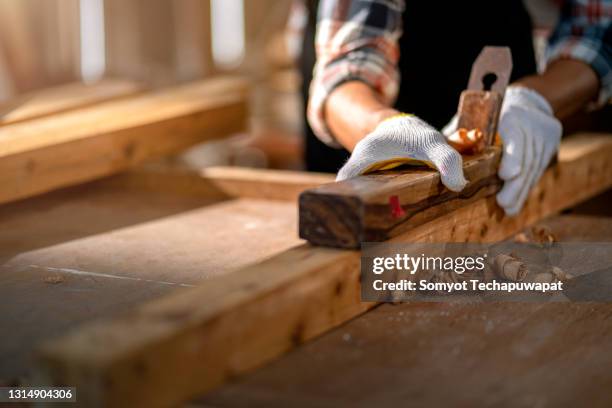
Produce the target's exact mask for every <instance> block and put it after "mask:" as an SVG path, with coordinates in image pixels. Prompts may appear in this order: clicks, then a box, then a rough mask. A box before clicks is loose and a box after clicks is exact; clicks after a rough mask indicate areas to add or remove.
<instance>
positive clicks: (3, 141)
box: [0, 78, 247, 203]
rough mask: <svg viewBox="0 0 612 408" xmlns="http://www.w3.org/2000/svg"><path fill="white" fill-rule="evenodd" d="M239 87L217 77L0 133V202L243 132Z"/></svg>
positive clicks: (241, 84)
mask: <svg viewBox="0 0 612 408" xmlns="http://www.w3.org/2000/svg"><path fill="white" fill-rule="evenodd" d="M246 111H247V102H246V86H245V83H244V82H243V81H241V80H239V79H236V78H217V79H212V80H206V81H202V82H196V83H192V84H188V85H184V86H180V87H176V88H170V89H166V90H161V91H157V92H154V93H150V94H146V95H142V96H137V97H134V98H129V99H125V100H120V101H111V102H106V103H103V104H99V105H96V106H92V107H89V108H84V109H78V110H74V111H71V112H66V113H61V114H58V115H54V116H52V117H46V118H41V119H37V120H32V121H27V122H23V123H17V124H14V125H10V126H4V127H1V128H0V203H4V202H8V201H12V200H16V199H20V198H25V197H29V196H32V195H35V194H39V193H43V192H46V191H50V190H53V189H56V188H59V187H64V186H69V185H73V184H78V183H81V182H84V181H90V180H94V179H96V178H99V177H102V176H106V175H109V174H113V173H116V172H119V171H121V170H124V169H126V168H128V167H129V166H132V165H134V164H136V163H140V162H142V161H144V160H146V159H149V158H154V157H159V156H162V155H166V154H171V153H175V152H178V151H180V150H182V149H184V148H186V147H189V146H191V145H194V144H196V143H199V142H203V141H205V140H208V139H213V138H220V137H224V136H227V135H228V134H232V133H235V132H240V131H243V130H245V128H246V119H247V113H246Z"/></svg>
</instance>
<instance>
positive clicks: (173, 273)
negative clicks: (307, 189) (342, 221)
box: [0, 170, 312, 383]
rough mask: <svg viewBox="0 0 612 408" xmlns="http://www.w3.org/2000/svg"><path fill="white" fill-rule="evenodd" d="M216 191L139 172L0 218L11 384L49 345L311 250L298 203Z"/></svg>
mask: <svg viewBox="0 0 612 408" xmlns="http://www.w3.org/2000/svg"><path fill="white" fill-rule="evenodd" d="M253 172H254V173H255V174H254V175H256V174H257V173H259V171H257V170H254V171H253ZM264 173H265V172H264ZM281 176H282V175H280V174H279V178H280V177H281ZM307 178H308V175H303V176H302V180H303V181H306V180H307ZM198 181H199V183H198ZM311 183H312V181H311ZM214 184H215V178H214V176H206V177H203V176H199V175H197V173H192V174H181V173H176V174H166V177H162V176H161V175H160V174H156V173H154V172H149V171H134V172H131V173H128V174H124V175H117V176H113V177H111V178H108V179H104V180H100V181H96V182H92V183H89V184H86V185H82V186H76V187H72V188H68V189H64V190H60V191H55V192H52V193H48V194H45V195H43V196H40V197H35V198H31V199H28V200H24V201H20V202H16V203H10V204H5V205H3V206H0V299H2V305H3V306H2V308H1V309H2V313H0V332H1V333H4V334H5V335H3V336H2V337H0V362H1V363H0V383H2V382H3V381H2V380H9V379H14V378H17V377H18V376H23V375H25V374H27V369H28V368H29V367H31V365H32V351H33V350H34V349H35V346H36V345H38V344H39V343H40V342H41V341H43V340H46V339H49V338H52V337H56V336H59V335H61V334H63V333H65V331H66V330H68V329H73V328H75V327H76V326H77V325H79V324H83V323H85V322H87V321H89V320H91V319H92V318H98V317H103V316H107V317H108V316H112V315H113V314H116V313H120V312H123V313H125V312H128V311H129V310H131V309H132V308H134V307H135V306H137V305H138V304H140V303H142V302H144V301H145V300H151V299H154V298H156V297H159V296H161V295H162V294H167V293H169V292H172V291H181V290H184V289H185V288H188V287H191V286H193V285H195V284H197V283H200V282H208V281H212V280H214V279H216V278H217V277H219V276H223V275H225V274H231V273H233V272H234V271H236V270H238V269H240V268H243V267H245V266H248V265H251V264H253V263H256V262H259V261H262V260H264V259H266V258H268V257H270V256H273V255H275V254H277V253H279V252H282V251H283V250H285V249H287V248H289V247H292V246H295V245H298V244H299V242H300V241H299V239H298V237H297V228H296V224H295V201H294V200H293V201H280V200H276V201H271V200H265V199H263V198H262V197H259V198H248V197H242V196H240V195H238V194H237V195H235V196H230V195H228V194H226V195H224V196H219V195H216V194H209V193H211V192H212V193H214V192H215V190H214V189H210V186H211V185H213V186H214ZM267 189H268V191H270V190H272V189H273V187H272V183H271V182H270V181H268V183H267ZM236 242H239V243H240V245H236Z"/></svg>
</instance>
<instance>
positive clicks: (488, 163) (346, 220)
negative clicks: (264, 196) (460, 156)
mask: <svg viewBox="0 0 612 408" xmlns="http://www.w3.org/2000/svg"><path fill="white" fill-rule="evenodd" d="M499 159H500V151H499V148H497V147H491V148H489V149H488V150H487V151H485V152H484V153H482V154H480V155H478V156H474V157H464V160H465V163H464V172H465V177H466V178H467V179H468V181H469V183H468V185H467V186H466V187H465V189H463V190H462V191H461V192H459V193H455V192H453V191H450V190H448V189H447V188H445V187H444V186H443V185H442V183H441V182H440V175H439V173H438V172H437V171H433V170H430V169H426V170H425V169H423V170H414V169H411V170H403V171H392V172H384V173H379V174H371V175H366V176H360V177H356V178H353V179H350V180H345V181H341V182H336V183H330V184H325V185H323V186H319V187H315V188H314V189H311V190H308V191H305V192H304V193H302V195H301V196H300V237H302V238H304V239H306V240H308V241H309V242H310V243H312V244H315V245H324V246H331V247H338V248H358V247H359V246H360V245H361V243H362V242H378V241H385V240H387V239H389V238H391V237H394V236H397V235H399V234H401V233H402V232H404V231H407V230H409V229H411V228H414V227H416V226H418V225H421V224H423V223H425V222H427V221H430V220H432V219H435V218H437V217H439V216H441V215H443V214H445V213H448V212H450V211H453V210H455V209H457V208H459V207H462V206H464V205H468V204H470V203H473V202H475V201H477V200H478V199H480V198H482V197H487V196H489V195H492V194H494V193H495V192H497V191H498V189H499V187H500V186H501V182H500V181H499V179H498V178H497V176H496V173H497V167H498V164H499ZM393 200H395V202H396V203H397V204H395V205H394V202H393ZM398 204H399V206H401V211H400V212H399V213H398V211H397V205H398Z"/></svg>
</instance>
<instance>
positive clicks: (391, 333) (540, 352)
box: [194, 193, 612, 407]
mask: <svg viewBox="0 0 612 408" xmlns="http://www.w3.org/2000/svg"><path fill="white" fill-rule="evenodd" d="M611 198H612V194H610V193H607V194H605V195H603V196H601V197H600V198H598V199H597V200H594V201H592V202H590V203H588V204H587V205H584V206H582V209H580V210H579V211H578V212H582V213H589V214H591V215H562V216H555V217H552V218H550V219H548V220H545V221H543V222H541V223H540V224H542V225H546V226H548V227H550V228H551V230H552V231H553V233H554V234H555V235H556V236H557V237H558V238H559V239H560V240H562V241H600V242H604V241H605V242H609V241H611V240H612V212H611V211H610V209H609V208H607V209H606V207H607V206H608V203H609V202H610V201H609V200H610V199H611ZM602 209H604V211H605V212H606V213H605V214H604V215H605V216H601V211H602ZM593 213H600V215H599V216H593V215H592V214H593ZM611 367H612V304H602V303H600V304H596V303H564V304H550V303H548V304H526V303H486V304H465V303H463V304H449V303H400V304H397V305H392V304H383V305H381V306H378V307H377V308H375V309H374V310H372V311H370V312H368V313H366V314H364V315H362V316H360V317H357V318H355V319H353V320H352V321H350V322H348V323H347V324H345V325H343V326H341V327H339V328H337V329H335V330H333V331H332V332H330V333H328V334H326V335H323V336H321V337H320V338H318V339H316V340H314V341H313V342H311V343H309V344H306V345H304V346H303V347H301V348H300V349H298V350H296V351H294V352H292V353H290V354H288V355H286V356H285V357H283V358H281V359H279V360H277V361H275V362H274V363H272V364H270V365H269V366H267V367H264V368H262V369H260V370H257V371H256V372H254V373H252V374H250V375H248V376H246V377H245V378H243V379H241V380H239V381H237V382H235V383H233V384H228V385H226V386H224V387H222V388H220V389H218V390H216V391H213V392H212V393H210V394H208V395H207V396H205V397H203V398H201V399H199V400H198V401H196V402H195V403H194V405H195V406H203V407H212V406H215V407H216V406H223V407H239V406H244V404H245V402H247V401H248V404H249V406H261V407H285V406H292V407H302V406H303V407H336V406H364V407H365V406H394V405H396V406H525V407H533V406H537V407H556V406H581V405H583V403H584V401H586V400H588V401H589V406H591V407H594V406H601V407H609V406H610V405H611V404H612V371H611Z"/></svg>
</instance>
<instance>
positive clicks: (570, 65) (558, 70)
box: [516, 59, 599, 119]
mask: <svg viewBox="0 0 612 408" xmlns="http://www.w3.org/2000/svg"><path fill="white" fill-rule="evenodd" d="M516 84H517V85H522V86H525V87H527V88H531V89H533V90H535V91H537V92H538V93H539V94H540V95H542V96H543V97H544V98H545V99H546V100H547V101H548V103H550V105H551V107H552V109H553V111H554V113H555V116H556V117H557V118H558V119H564V118H567V117H568V116H571V115H572V114H574V113H576V112H578V111H579V110H581V109H582V108H584V107H585V106H586V105H587V104H588V103H589V102H592V101H594V100H595V98H596V97H597V93H598V91H599V79H598V77H597V74H595V72H594V71H593V69H591V67H590V66H589V65H587V64H586V63H584V62H582V61H578V60H572V59H560V60H556V61H554V62H552V63H551V64H550V65H549V66H548V67H547V69H546V71H545V72H544V73H543V74H541V75H532V76H528V77H525V78H522V79H520V80H519V81H517V82H516Z"/></svg>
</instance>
